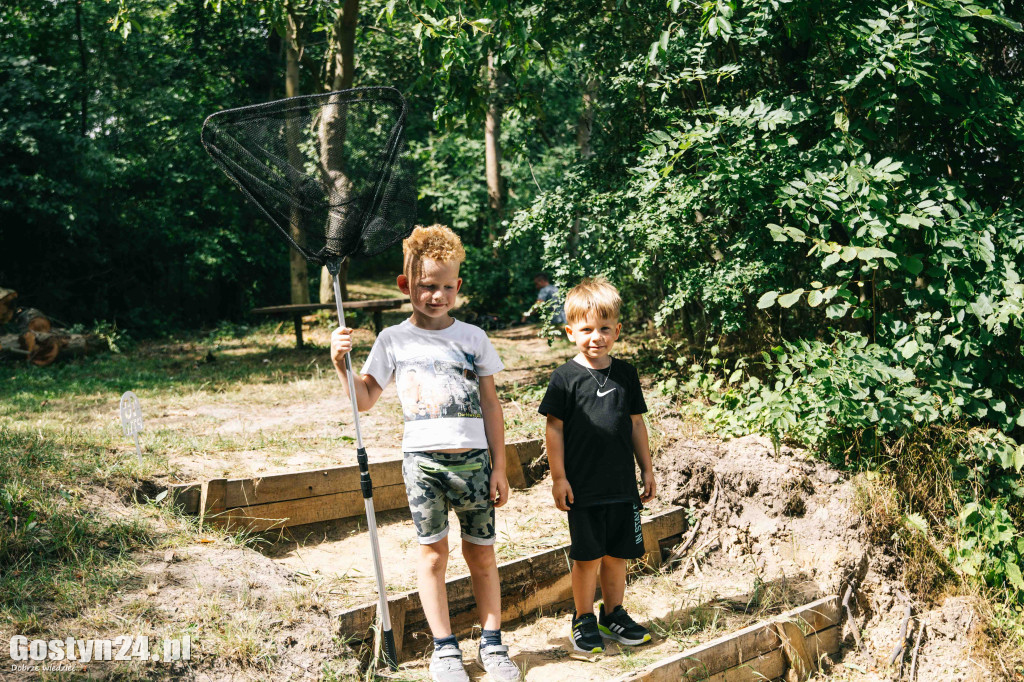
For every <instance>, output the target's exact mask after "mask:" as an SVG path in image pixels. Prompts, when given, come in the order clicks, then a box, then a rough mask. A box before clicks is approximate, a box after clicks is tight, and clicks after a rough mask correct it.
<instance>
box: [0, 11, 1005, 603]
mask: <svg viewBox="0 0 1024 682" xmlns="http://www.w3.org/2000/svg"><path fill="white" fill-rule="evenodd" d="M299 4H300V5H303V7H306V6H308V7H306V9H307V11H308V12H310V13H311V14H312V15H319V14H322V15H324V16H327V15H328V14H329V12H330V11H331V10H332V8H333V7H334V4H332V3H331V2H329V1H328V0H323V1H322V2H319V1H318V2H314V1H313V0H309V1H308V2H305V3H299ZM129 6H130V7H129ZM78 7H79V8H80V11H81V22H82V26H83V30H82V31H81V35H79V31H78V29H77V21H78V16H77V15H76V11H75V10H76V5H75V3H72V2H57V3H53V2H46V1H44V0H15V1H14V2H12V3H5V4H4V5H3V7H2V8H0V36H2V49H0V86H2V87H0V111H2V112H3V115H2V116H0V159H2V161H0V244H2V255H0V285H3V286H5V287H9V288H14V289H17V290H18V291H19V292H21V293H22V296H23V299H22V300H23V301H24V302H25V303H26V304H31V305H34V306H36V307H39V308H42V309H44V310H47V311H51V312H52V313H53V314H55V315H57V316H59V317H62V318H65V319H69V320H72V321H86V322H88V321H91V320H94V319H106V320H116V321H117V323H118V325H119V326H121V327H122V328H129V329H130V330H132V332H133V333H136V334H139V335H142V334H148V333H154V332H159V331H163V330H166V329H168V328H173V327H180V326H187V325H199V324H209V323H212V322H214V321H216V320H219V319H223V318H233V317H240V316H241V315H242V314H243V313H244V311H245V310H246V309H247V308H248V307H249V306H250V305H252V304H270V303H280V302H283V301H284V300H286V298H287V292H288V273H287V257H286V251H285V247H284V244H283V242H282V240H280V239H278V238H277V237H276V235H274V234H273V233H272V231H271V228H269V227H268V226H267V225H265V224H264V222H263V221H262V220H261V219H260V218H259V217H258V216H257V215H255V214H254V212H253V211H251V210H250V209H249V208H248V206H246V204H245V203H244V202H242V201H241V198H240V197H239V196H238V195H237V193H236V192H235V191H234V190H233V188H231V187H230V186H229V184H228V182H227V181H226V180H225V179H224V178H223V177H220V176H219V175H218V172H217V171H216V169H215V168H214V167H213V164H212V163H210V162H209V161H208V159H206V158H205V155H204V154H203V153H202V152H201V148H200V145H199V140H198V131H199V128H200V125H201V123H202V120H203V118H204V117H205V116H206V115H208V114H209V113H212V112H213V111H216V110H218V109H221V108H225V107H231V106H237V105H242V104H246V103H250V102H256V101H266V100H269V99H273V98H276V97H280V96H282V95H283V92H282V91H283V66H282V57H281V44H280V39H279V38H278V37H277V34H276V33H275V32H274V30H273V28H272V26H271V25H270V24H269V23H268V22H267V20H266V19H267V16H271V15H273V16H276V15H274V11H276V10H274V8H276V9H277V10H279V9H280V8H281V7H282V5H281V4H280V3H244V2H238V3H232V2H220V3H212V4H207V3H204V2H202V1H201V0H176V1H172V2H165V3H157V2H153V1H151V0H140V1H138V2H130V3H129V2H127V0H121V2H120V4H119V5H115V4H112V3H111V4H108V3H83V4H82V5H81V6H78ZM126 8H128V9H130V13H129V14H128V15H125V14H124V13H125V12H126V11H127V9H126ZM268 8H270V9H268ZM272 10H274V11H272ZM360 12H361V14H360V17H361V18H360V23H359V28H358V31H357V37H356V50H357V53H356V58H357V73H356V80H355V82H356V85H376V84H390V85H394V86H395V87H398V88H399V89H401V90H402V91H403V92H405V93H406V94H407V96H408V97H409V99H410V102H411V109H412V112H413V118H412V120H411V121H410V138H411V139H410V146H411V149H412V153H413V156H414V158H415V161H416V164H417V168H418V173H419V193H420V209H421V216H420V220H421V222H423V223H430V222H441V223H446V224H449V225H451V226H453V227H454V228H455V229H456V230H457V231H458V232H459V233H460V234H461V235H462V236H463V239H464V241H465V243H466V246H467V252H468V255H469V258H468V260H467V263H466V265H465V268H464V271H463V275H464V277H465V279H466V289H465V291H466V293H467V295H468V296H469V299H470V303H471V307H472V308H473V309H474V310H476V311H478V312H485V313H491V314H495V315H498V316H500V317H504V318H506V319H511V318H514V317H517V314H518V312H519V311H521V310H523V309H524V308H525V307H526V306H527V305H528V303H529V302H530V300H531V299H532V293H533V291H532V285H531V282H530V278H531V276H532V274H533V273H534V272H536V271H537V270H538V269H542V268H543V269H547V270H548V271H549V272H550V273H551V274H552V275H553V278H554V279H555V281H556V283H558V284H559V285H560V286H563V287H566V286H571V285H572V284H574V283H575V282H576V281H578V279H579V278H580V277H582V276H584V275H593V274H598V273H601V274H605V275H607V276H609V277H610V278H611V279H612V280H613V281H614V282H615V283H616V284H617V285H619V287H620V289H621V290H622V292H623V296H624V300H625V306H626V310H625V321H626V322H627V328H628V329H636V328H638V327H640V326H642V325H645V324H647V323H648V322H650V323H651V324H652V327H653V328H654V329H656V330H657V334H658V339H659V340H658V342H657V352H656V353H655V354H654V355H653V356H652V358H651V360H650V362H649V366H650V367H649V368H650V369H653V370H654V371H656V372H658V373H659V374H660V377H659V378H660V379H661V381H662V386H663V388H664V390H665V391H666V392H670V393H677V394H683V395H686V396H690V397H693V396H696V397H699V398H700V399H701V400H702V401H703V404H704V405H705V407H704V416H705V417H706V419H707V420H708V422H709V423H710V424H711V425H712V426H714V427H715V428H717V429H718V430H719V431H721V432H722V433H725V434H740V433H747V432H751V431H757V432H761V433H765V434H767V435H769V436H770V437H771V438H772V439H773V440H774V441H775V442H776V443H777V444H781V443H782V442H784V441H795V442H799V443H801V444H803V445H805V446H809V447H812V448H815V449H816V451H817V452H819V453H820V454H821V456H823V457H828V458H831V459H832V460H833V461H834V462H836V463H837V464H838V465H841V466H848V467H851V468H854V469H857V468H872V469H878V470H882V471H888V472H890V473H893V474H894V475H895V474H899V475H904V474H908V472H909V474H913V471H911V469H912V465H910V464H908V462H909V461H910V460H908V459H907V458H906V456H905V454H906V452H909V451H910V450H908V447H910V446H908V443H910V444H913V447H910V449H911V450H914V451H915V452H917V451H928V452H930V453H932V454H931V455H930V457H931V460H928V461H930V462H931V464H929V465H928V466H932V465H933V464H934V465H936V466H937V463H941V462H945V463H947V464H948V467H947V468H946V469H943V471H947V470H948V475H949V479H950V482H951V483H950V486H949V490H950V491H951V492H949V493H948V494H947V495H945V496H944V497H942V498H941V499H939V500H938V503H937V505H936V504H933V505H932V506H931V507H929V510H930V512H929V513H930V516H928V517H926V518H924V521H923V523H909V524H907V525H905V528H904V530H903V531H901V532H913V528H917V529H918V531H919V532H922V533H925V534H926V535H929V536H930V537H932V538H933V539H935V540H936V541H938V542H939V543H940V544H941V545H942V546H943V547H944V548H945V549H944V551H945V561H947V562H948V563H949V566H950V567H952V569H953V570H955V571H958V572H959V573H960V574H961V575H965V576H968V577H969V578H970V577H973V578H975V579H977V581H978V582H979V583H982V584H985V585H987V586H989V587H991V588H994V589H999V590H1002V591H1003V592H1002V594H1004V595H1007V596H1008V598H1016V597H1017V596H1018V595H1020V594H1022V593H1024V579H1022V578H1021V567H1022V566H1024V539H1022V535H1021V531H1022V530H1024V488H1022V486H1021V481H1020V472H1021V469H1022V467H1024V445H1022V443H1024V362H1022V329H1024V283H1022V281H1021V271H1022V268H1024V197H1022V174H1024V149H1022V142H1024V110H1022V107H1021V102H1022V101H1024V79H1022V76H1024V63H1022V53H1024V38H1022V35H1024V34H1022V32H1021V29H1020V24H1019V22H1020V21H1021V19H1022V18H1024V7H1022V5H1021V3H1020V2H1019V1H1013V0H1007V1H1004V2H988V3H974V2H968V1H966V0H964V1H960V0H930V1H929V2H927V3H925V2H918V1H916V0H907V1H906V2H902V3H893V2H882V1H878V0H867V1H865V2H857V3H851V2H847V1H845V0H844V1H839V0H833V1H826V2H809V1H808V0H750V1H748V2H743V3H739V2H731V1H726V0H712V1H707V2H686V3H684V2H681V0H668V1H666V0H657V1H654V0H617V1H616V2H593V1H582V0H567V1H566V2H560V3H538V4H527V3H513V2H502V1H499V0H487V1H480V2H473V3H462V2H442V1H441V0H418V1H413V0H409V1H408V2H405V3H398V2H397V1H396V0H390V1H388V0H371V1H370V2H364V3H362V5H361V8H360ZM126 16H130V20H129V21H128V23H125V22H124V19H125V17H126ZM115 18H116V21H117V22H120V24H119V25H120V26H121V27H127V28H128V29H131V31H130V32H131V35H130V36H129V38H128V39H127V40H125V39H123V38H122V37H121V36H119V35H118V34H116V33H111V32H110V31H109V27H110V25H111V22H112V20H114V19H115ZM322 23H323V22H320V24H317V23H316V22H313V23H312V24H311V25H310V27H309V28H308V31H309V32H310V36H308V38H309V40H308V42H309V45H310V50H311V53H312V54H311V56H312V58H313V59H314V61H315V60H322V57H323V54H322V52H323V50H324V49H325V47H324V44H323V41H320V42H318V36H321V34H322V33H323V30H324V29H323V26H322V25H321V24H322ZM80 48H82V49H84V51H85V62H86V63H85V66H84V67H83V65H82V51H81V50H80ZM318 50H319V51H320V53H318V52H317V51H318ZM488 54H491V55H492V56H493V58H494V61H495V64H496V65H497V68H498V70H499V73H500V75H501V78H500V82H501V84H500V87H499V89H498V92H496V93H494V92H489V91H488V87H487V80H486V78H485V74H484V71H483V66H484V64H486V60H487V55H488ZM306 78H307V81H310V82H307V83H306V84H305V85H306V88H307V90H309V89H310V88H315V87H316V85H315V83H312V81H311V79H310V77H309V74H307V76H306ZM588 83H592V84H593V86H592V90H591V92H592V93H593V94H594V97H595V101H596V107H595V118H594V123H593V133H592V135H591V137H590V138H589V141H588V146H589V150H590V153H584V150H582V149H580V148H579V147H578V144H577V141H578V138H577V134H578V132H579V125H580V120H581V117H582V114H583V113H584V112H583V104H582V98H583V93H584V92H585V91H587V89H588V86H587V84H588ZM495 96H496V97H498V98H500V100H501V101H502V103H503V105H504V108H505V113H504V118H503V134H502V143H503V146H504V151H505V155H504V166H503V175H504V181H505V184H506V187H507V195H508V196H507V203H506V206H505V209H504V212H503V213H502V214H500V215H495V214H494V212H492V211H491V210H490V209H489V208H488V203H487V189H486V184H485V181H484V171H483V168H484V152H483V124H482V121H483V117H484V112H485V109H486V105H487V101H488V98H491V97H495ZM83 103H84V113H83ZM395 268H396V265H395V262H394V258H393V257H392V256H387V257H384V258H382V259H381V260H377V261H372V262H369V263H361V264H357V266H356V268H355V269H354V270H353V272H352V274H353V276H366V275H387V274H390V273H392V272H393V271H394V270H395ZM922 461H924V460H922ZM914 462H917V460H914ZM913 466H917V465H916V464H914V465H913ZM922 466H923V465H922ZM904 493H905V497H906V499H905V502H906V504H907V509H908V514H909V515H908V517H907V518H908V519H912V520H913V519H916V518H917V517H914V516H910V515H913V514H918V511H916V509H917V508H916V507H915V506H914V505H915V504H916V503H915V501H914V495H915V493H914V492H913V491H912V490H911V488H906V489H905V490H904Z"/></svg>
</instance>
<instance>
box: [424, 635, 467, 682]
mask: <svg viewBox="0 0 1024 682" xmlns="http://www.w3.org/2000/svg"><path fill="white" fill-rule="evenodd" d="M430 679H431V680H433V682H469V675H468V674H466V668H465V667H464V666H463V665H462V649H460V648H459V645H458V644H445V645H444V646H442V647H440V648H438V647H434V653H433V655H431V657H430Z"/></svg>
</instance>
